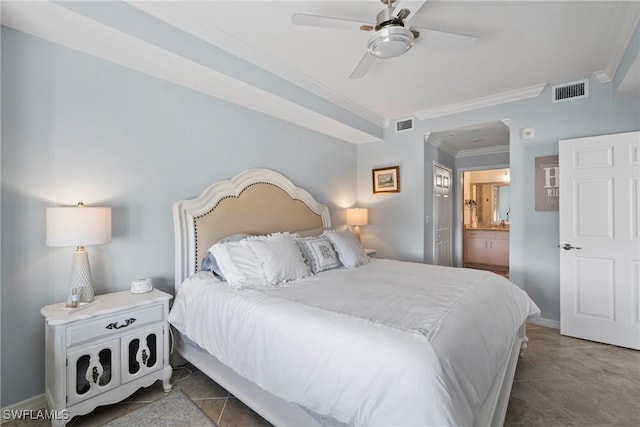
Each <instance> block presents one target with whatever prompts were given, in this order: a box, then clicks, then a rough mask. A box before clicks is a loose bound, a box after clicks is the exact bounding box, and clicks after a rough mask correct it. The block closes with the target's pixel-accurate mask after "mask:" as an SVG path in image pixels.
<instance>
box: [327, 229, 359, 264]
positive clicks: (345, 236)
mask: <svg viewBox="0 0 640 427" xmlns="http://www.w3.org/2000/svg"><path fill="white" fill-rule="evenodd" d="M323 236H327V238H328V239H329V240H330V241H331V243H333V247H334V248H335V250H336V252H338V257H340V262H341V263H342V265H344V266H345V267H347V268H355V267H359V266H361V265H364V264H368V263H369V261H371V260H370V259H369V257H368V256H367V254H366V253H364V249H362V246H361V245H360V242H359V241H358V239H357V238H356V236H354V235H353V233H352V232H351V231H350V230H348V229H347V230H341V231H325V232H324V234H323Z"/></svg>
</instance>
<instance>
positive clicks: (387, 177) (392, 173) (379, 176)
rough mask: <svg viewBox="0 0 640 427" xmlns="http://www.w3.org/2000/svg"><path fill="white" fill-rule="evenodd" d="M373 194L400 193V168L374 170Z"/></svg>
mask: <svg viewBox="0 0 640 427" xmlns="http://www.w3.org/2000/svg"><path fill="white" fill-rule="evenodd" d="M371 172H372V176H373V194H376V193H399V192H400V166H391V167H387V168H379V169H373V170H372V171H371Z"/></svg>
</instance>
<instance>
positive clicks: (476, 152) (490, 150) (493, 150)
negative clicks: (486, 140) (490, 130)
mask: <svg viewBox="0 0 640 427" xmlns="http://www.w3.org/2000/svg"><path fill="white" fill-rule="evenodd" d="M508 152H509V146H508V145H498V146H496V147H485V148H474V149H471V150H461V151H458V154H456V157H473V156H485V155H490V154H501V153H508Z"/></svg>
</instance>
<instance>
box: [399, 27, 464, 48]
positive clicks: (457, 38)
mask: <svg viewBox="0 0 640 427" xmlns="http://www.w3.org/2000/svg"><path fill="white" fill-rule="evenodd" d="M410 30H417V31H418V32H419V33H420V38H419V39H418V40H419V43H420V44H422V45H426V46H431V47H437V48H442V49H465V48H468V47H471V46H473V44H474V43H475V42H476V38H475V37H472V36H466V35H464V34H455V33H448V32H446V31H439V30H430V29H429V28H422V27H416V26H412V27H411V28H410Z"/></svg>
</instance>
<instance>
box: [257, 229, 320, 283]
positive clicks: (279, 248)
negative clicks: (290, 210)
mask: <svg viewBox="0 0 640 427" xmlns="http://www.w3.org/2000/svg"><path fill="white" fill-rule="evenodd" d="M246 242H247V243H248V245H249V247H251V249H253V251H254V252H255V254H256V255H257V256H258V258H259V259H260V261H262V269H263V271H264V274H265V276H266V278H267V281H268V282H269V283H270V284H272V285H277V284H280V283H284V282H287V281H289V280H297V279H301V278H303V277H306V276H309V275H310V274H311V273H310V272H309V268H308V267H307V265H306V264H305V262H304V258H303V257H302V254H301V253H300V248H299V247H298V245H297V244H296V242H295V240H294V239H293V237H291V236H290V235H289V233H284V234H283V233H276V234H271V235H269V236H259V237H250V238H248V239H247V240H246Z"/></svg>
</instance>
